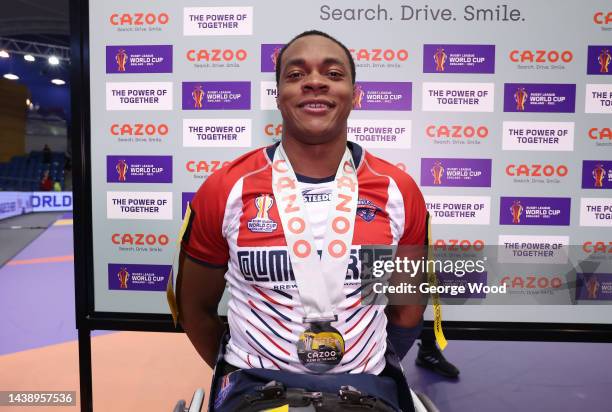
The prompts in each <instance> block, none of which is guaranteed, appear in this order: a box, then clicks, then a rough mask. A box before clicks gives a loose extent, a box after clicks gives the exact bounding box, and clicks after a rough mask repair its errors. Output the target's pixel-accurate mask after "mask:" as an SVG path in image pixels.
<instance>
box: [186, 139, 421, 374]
mask: <svg viewBox="0 0 612 412" xmlns="http://www.w3.org/2000/svg"><path fill="white" fill-rule="evenodd" d="M349 148H350V149H351V152H352V155H353V159H354V161H355V165H356V166H357V178H358V181H359V196H358V205H357V214H356V216H355V230H354V234H353V246H352V248H351V259H350V262H349V266H348V269H347V274H346V280H345V284H344V295H345V297H346V298H345V300H344V301H343V302H341V303H340V304H339V306H338V308H337V315H338V321H337V322H334V323H333V326H334V327H335V328H337V329H338V330H339V331H340V332H341V333H342V336H343V337H344V339H345V351H346V352H345V354H344V357H343V358H342V361H341V362H340V364H338V365H337V366H335V367H334V368H333V369H332V370H331V371H330V372H329V373H364V372H365V373H373V374H378V373H380V372H381V371H382V370H383V368H384V366H385V359H384V354H385V350H386V325H387V319H386V316H385V313H384V310H383V309H384V308H383V307H382V306H376V305H369V306H366V305H361V304H360V303H361V302H360V295H361V294H360V293H359V292H360V289H359V287H360V285H361V282H360V274H359V270H360V269H359V261H358V259H359V250H360V247H361V245H404V244H406V245H423V244H424V242H425V240H426V236H427V210H426V208H425V202H424V201H423V196H422V194H421V192H420V191H419V189H418V187H417V185H416V184H415V182H414V181H413V180H412V178H411V177H410V176H408V175H407V174H406V173H404V172H403V171H401V170H400V169H398V168H397V167H396V166H394V165H392V164H390V163H388V162H386V161H384V160H382V159H380V158H378V157H375V156H373V155H372V154H370V153H368V152H366V151H364V150H363V149H362V148H361V147H360V146H358V145H357V144H354V143H349ZM275 149H276V147H275V146H270V147H267V148H261V149H257V150H254V151H251V152H249V153H247V154H245V155H243V156H241V157H239V158H238V159H236V160H234V161H233V162H231V164H230V165H228V166H226V167H224V168H223V169H221V170H219V171H217V172H216V173H214V174H212V175H211V176H210V177H209V178H208V179H207V180H206V181H205V182H204V184H202V186H201V187H200V189H199V190H198V192H197V193H196V195H195V196H194V198H193V201H192V213H194V216H193V219H192V222H191V226H190V228H189V230H188V232H187V234H186V237H185V238H184V239H183V244H182V247H183V250H184V251H185V252H186V253H187V254H188V255H189V256H190V257H191V258H192V259H194V260H197V261H200V262H202V263H204V264H207V265H213V266H221V267H223V266H225V265H227V266H228V269H227V272H226V274H225V279H226V281H227V286H228V289H229V293H230V300H229V302H228V315H227V316H228V322H229V327H230V334H231V338H230V342H229V344H228V346H227V352H226V357H225V359H226V361H227V362H228V363H230V364H231V365H234V366H236V367H238V368H268V369H282V370H287V371H292V372H308V370H307V369H306V368H305V367H304V366H302V364H301V363H300V361H299V359H298V356H297V350H296V342H297V341H298V338H299V336H300V333H302V332H303V331H304V329H305V327H306V326H305V325H304V324H303V323H302V319H303V317H304V310H303V307H302V305H301V302H300V295H299V292H298V290H297V287H296V283H295V281H294V278H293V271H292V269H291V265H290V260H289V254H288V252H287V245H286V241H285V236H284V234H283V228H282V224H281V221H280V218H279V215H278V210H277V208H276V202H274V196H273V191H272V169H271V165H272V158H273V156H274V150H275ZM297 177H298V180H299V181H300V185H301V188H300V189H301V191H302V194H303V198H304V203H305V206H306V210H307V213H308V219H309V220H310V222H311V224H312V231H313V235H314V238H315V243H317V248H318V249H319V250H321V249H322V246H323V245H322V243H323V238H324V236H325V223H326V220H327V215H328V210H329V208H330V203H331V199H330V193H331V190H332V184H333V180H334V176H331V177H330V178H328V179H312V178H307V177H303V176H299V175H298V176H297Z"/></svg>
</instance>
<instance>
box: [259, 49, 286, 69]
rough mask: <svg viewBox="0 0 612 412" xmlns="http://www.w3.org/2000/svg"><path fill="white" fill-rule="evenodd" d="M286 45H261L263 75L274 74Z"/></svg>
mask: <svg viewBox="0 0 612 412" xmlns="http://www.w3.org/2000/svg"><path fill="white" fill-rule="evenodd" d="M284 46H285V45H284V44H262V45H261V71H262V72H263V73H269V72H272V73H274V72H275V71H276V61H277V60H278V55H279V54H280V51H281V49H282V48H283V47H284Z"/></svg>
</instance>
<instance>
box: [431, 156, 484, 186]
mask: <svg viewBox="0 0 612 412" xmlns="http://www.w3.org/2000/svg"><path fill="white" fill-rule="evenodd" d="M421 186H441V187H445V186H450V187H491V159H449V158H422V159H421Z"/></svg>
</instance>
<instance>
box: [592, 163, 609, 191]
mask: <svg viewBox="0 0 612 412" xmlns="http://www.w3.org/2000/svg"><path fill="white" fill-rule="evenodd" d="M605 177H606V169H604V167H603V165H602V164H597V165H595V167H594V168H593V179H595V187H603V181H604V178H605Z"/></svg>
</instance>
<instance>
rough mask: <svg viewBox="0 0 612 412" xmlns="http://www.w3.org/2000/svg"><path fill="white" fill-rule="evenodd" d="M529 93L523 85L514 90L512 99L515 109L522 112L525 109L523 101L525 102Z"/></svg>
mask: <svg viewBox="0 0 612 412" xmlns="http://www.w3.org/2000/svg"><path fill="white" fill-rule="evenodd" d="M528 97H529V94H528V93H527V91H526V90H525V88H524V87H519V88H518V89H517V90H516V92H514V101H515V102H516V110H518V111H521V112H524V111H525V103H527V98H528Z"/></svg>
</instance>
